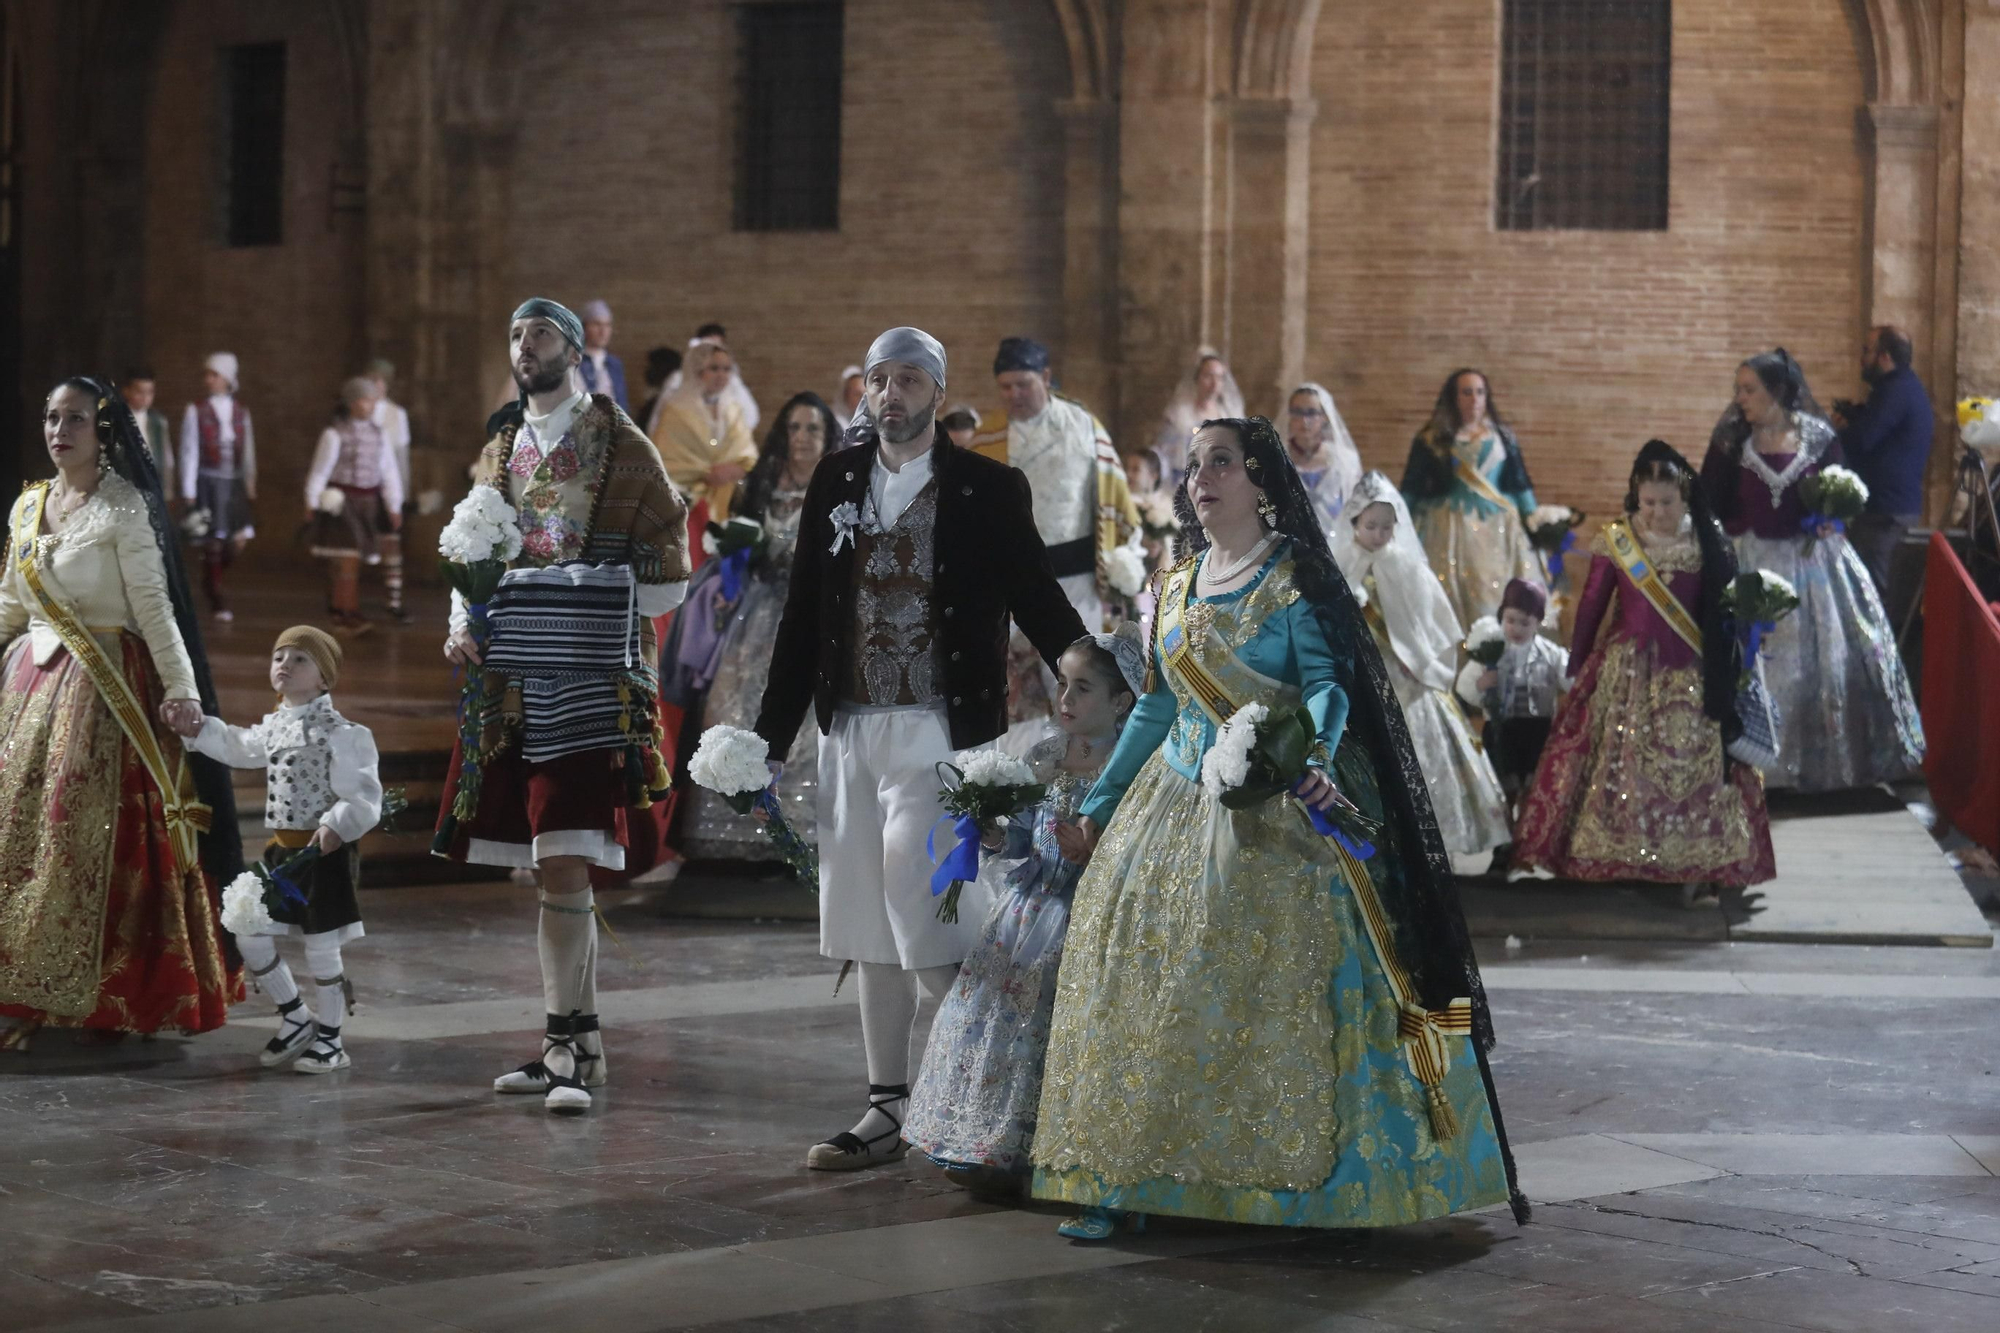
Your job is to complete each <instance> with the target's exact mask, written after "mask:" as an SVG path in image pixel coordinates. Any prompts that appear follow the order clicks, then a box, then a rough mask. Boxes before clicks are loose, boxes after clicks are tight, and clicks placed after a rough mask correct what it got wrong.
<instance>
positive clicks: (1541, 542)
mask: <svg viewBox="0 0 2000 1333" xmlns="http://www.w3.org/2000/svg"><path fill="white" fill-rule="evenodd" d="M1585 517H1586V515H1585V514H1584V512H1583V511H1582V510H1581V509H1571V508H1570V507H1569V506H1568V505H1536V506H1535V509H1534V512H1533V513H1531V514H1529V515H1528V521H1527V523H1526V525H1525V526H1526V527H1527V529H1528V544H1529V545H1530V546H1533V547H1534V548H1535V549H1536V550H1538V551H1540V552H1541V553H1542V555H1543V557H1544V558H1545V559H1546V561H1547V563H1548V567H1549V580H1550V582H1554V581H1555V580H1556V579H1559V578H1561V577H1562V572H1563V557H1565V556H1567V555H1568V554H1569V553H1570V552H1571V551H1574V550H1575V549H1576V530H1577V529H1578V528H1580V527H1582V526H1583V521H1584V518H1585Z"/></svg>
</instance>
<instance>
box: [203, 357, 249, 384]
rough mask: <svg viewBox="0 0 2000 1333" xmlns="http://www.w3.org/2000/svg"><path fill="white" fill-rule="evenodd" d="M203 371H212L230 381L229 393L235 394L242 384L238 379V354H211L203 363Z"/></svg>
mask: <svg viewBox="0 0 2000 1333" xmlns="http://www.w3.org/2000/svg"><path fill="white" fill-rule="evenodd" d="M202 367H203V369H206V370H212V371H214V372H215V373H216V374H218V375H220V376H222V378H223V379H225V380H228V381H229V392H231V393H235V392H236V390H237V387H238V385H239V384H240V383H241V381H239V380H238V379H237V378H236V353H234V352H211V353H209V357H208V360H206V361H204V362H202Z"/></svg>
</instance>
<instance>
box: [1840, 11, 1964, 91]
mask: <svg viewBox="0 0 2000 1333" xmlns="http://www.w3.org/2000/svg"><path fill="white" fill-rule="evenodd" d="M1939 3H1940V0H1849V4H1850V6H1851V7H1852V8H1853V9H1855V10H1858V11H1859V15H1858V17H1859V20H1860V22H1859V24H1858V26H1859V28H1860V30H1861V34H1862V36H1863V37H1864V38H1865V39H1866V40H1865V42H1864V45H1863V49H1862V52H1861V59H1862V67H1863V68H1864V69H1865V70H1866V71H1867V72H1868V100H1869V101H1871V102H1875V103H1884V104H1887V105H1891V106H1909V105H1935V104H1936V103H1937V101H1938V100H1939V97H1940V92H1941V88H1942V82H1943V80H1942V71H1941V69H1940V61H1941V54H1942V53H1941V50H1940V47H1941V44H1942V37H1943V24H1942V21H1941V20H1942V14H1941V12H1940V7H1939Z"/></svg>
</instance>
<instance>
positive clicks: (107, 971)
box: [0, 634, 243, 1032]
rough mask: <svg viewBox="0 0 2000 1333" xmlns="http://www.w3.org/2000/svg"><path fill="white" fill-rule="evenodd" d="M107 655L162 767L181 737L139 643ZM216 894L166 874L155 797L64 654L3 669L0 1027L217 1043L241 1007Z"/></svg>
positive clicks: (184, 873) (196, 869)
mask: <svg viewBox="0 0 2000 1333" xmlns="http://www.w3.org/2000/svg"><path fill="white" fill-rule="evenodd" d="M102 642H104V643H105V645H106V647H107V648H112V649H113V651H114V654H115V656H114V659H113V660H115V661H118V662H119V663H120V666H121V667H122V669H123V671H124V673H125V678H126V680H127V681H129V682H130V683H131V685H132V690H133V693H134V694H136V695H137V696H138V699H139V702H140V703H141V704H142V705H143V706H144V708H145V710H146V715H147V716H148V717H149V718H152V719H154V730H155V732H156V734H157V735H158V736H159V740H160V749H161V752H162V753H163V754H164V755H165V756H166V760H167V764H168V766H169V767H177V766H178V765H179V763H180V761H181V742H180V737H178V736H176V735H174V734H173V732H171V731H170V730H168V729H167V728H166V727H165V726H164V725H161V724H160V723H159V721H158V713H159V707H160V701H161V696H162V694H163V693H164V691H163V689H162V687H161V685H160V678H159V673H158V672H156V671H155V670H154V668H153V661H152V657H151V655H150V653H148V651H147V649H146V645H145V643H144V642H143V641H142V640H140V639H139V638H137V637H136V636H134V635H130V634H124V635H120V636H119V637H118V640H117V643H116V645H115V646H114V645H113V644H112V642H111V640H109V639H105V640H102ZM220 913H221V900H220V893H219V890H218V886H217V885H216V884H215V883H214V882H213V881H212V880H211V879H210V878H209V877H208V875H207V874H206V873H205V872H204V871H203V870H202V868H201V867H200V866H198V865H197V866H191V867H183V866H179V865H177V864H176V862H175V859H174V853H173V845H172V842H171V840H170V839H169V837H168V834H167V823H166V815H165V811H164V809H163V807H162V804H161V800H160V793H159V790H158V789H157V788H156V787H155V786H154V784H153V779H152V777H151V775H150V774H148V773H147V771H146V768H145V765H143V764H142V763H141V762H140V761H139V756H138V754H137V752H136V751H134V750H133V748H132V746H131V745H130V744H129V743H128V742H127V741H126V739H125V736H124V733H123V732H121V731H120V730H119V728H118V723H117V721H116V720H115V719H114V718H113V717H112V716H111V710H110V709H109V708H107V707H106V706H105V704H104V701H103V699H102V698H100V697H99V695H98V692H97V687H96V686H95V685H94V684H92V682H91V680H90V677H89V675H88V673H86V672H85V671H84V670H83V668H82V667H81V666H79V665H78V664H77V662H76V661H75V659H73V658H72V657H71V656H70V655H69V652H68V650H67V649H63V650H58V651H57V653H56V654H55V656H54V657H53V658H51V659H50V661H49V664H48V665H47V666H46V667H38V666H36V665H35V659H34V654H33V653H32V651H31V650H30V645H29V641H28V638H27V636H26V635H23V636H21V637H20V638H17V639H16V640H15V641H14V643H13V645H12V646H11V647H10V648H9V649H8V650H7V652H6V655H5V657H4V659H0V1014H5V1015H9V1016H11V1017H15V1018H27V1019H34V1020H40V1021H45V1022H47V1023H49V1024H50V1025H53V1026H58V1027H87V1028H102V1029H109V1030H113V1031H118V1032H156V1031H159V1030H161V1029H163V1028H178V1029H180V1030H182V1031H187V1032H207V1031H209V1030H211V1029H213V1028H218V1027H221V1026H222V1024H223V1020H224V1018H225V1017H226V1015H227V1014H228V1011H229V1005H230V1004H231V1002H233V1001H235V1000H238V999H240V998H242V994H243V982H242V978H241V976H240V975H239V974H238V973H236V972H233V971H231V970H230V968H229V966H228V964H227V962H226V958H225V954H224V951H223V942H222V927H221V917H220Z"/></svg>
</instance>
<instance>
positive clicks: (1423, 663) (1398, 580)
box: [1328, 472, 1465, 690]
mask: <svg viewBox="0 0 2000 1333" xmlns="http://www.w3.org/2000/svg"><path fill="white" fill-rule="evenodd" d="M1372 504H1386V505H1388V506H1389V507H1390V508H1391V509H1393V510H1395V511H1396V532H1395V535H1394V536H1393V537H1391V538H1390V539H1389V544H1388V545H1387V546H1385V547H1383V548H1382V549H1381V550H1379V551H1369V550H1364V549H1363V548H1362V546H1361V545H1360V543H1358V542H1356V541H1355V540H1354V520H1356V519H1358V518H1360V517H1361V512H1362V511H1363V510H1365V509H1366V508H1368V506H1369V505H1372ZM1328 541H1329V544H1330V545H1331V546H1332V547H1333V559H1334V563H1336V564H1338V565H1339V566H1340V572H1341V573H1342V574H1344V575H1346V577H1347V582H1348V586H1349V587H1351V588H1353V589H1354V595H1355V596H1356V597H1358V598H1360V599H1361V601H1362V603H1363V604H1364V605H1365V604H1366V603H1367V602H1368V600H1369V595H1368V590H1367V588H1366V586H1365V583H1366V580H1368V579H1370V578H1373V579H1374V581H1375V601H1376V606H1377V609H1378V610H1379V611H1380V612H1381V614H1382V622H1383V624H1384V625H1385V626H1387V628H1388V631H1389V647H1390V648H1391V650H1392V651H1393V652H1394V653H1395V655H1396V660H1397V661H1398V662H1400V663H1402V665H1403V668H1404V669H1405V670H1407V671H1408V672H1409V673H1410V674H1411V675H1412V676H1415V677H1416V678H1417V679H1418V680H1420V681H1422V682H1423V683H1424V684H1425V685H1428V686H1429V687H1431V688H1432V689H1435V690H1448V689H1450V688H1451V685H1452V676H1453V673H1454V672H1455V671H1456V669H1457V665H1458V645H1459V642H1460V640H1462V639H1463V638H1464V637H1465V634H1464V631H1463V630H1462V629H1461V628H1460V626H1459V623H1458V616H1457V614H1456V613H1455V612H1453V611H1452V609H1451V599H1450V598H1448V597H1446V596H1445V591H1444V585H1443V584H1441V583H1439V582H1438V578H1437V575H1436V574H1435V573H1433V572H1432V571H1431V564H1430V561H1429V560H1427V559H1425V558H1424V544H1423V541H1422V540H1421V539H1420V538H1418V536H1417V530H1416V528H1415V527H1414V526H1413V525H1412V524H1411V522H1410V507H1409V506H1408V505H1406V504H1404V503H1403V496H1402V494H1401V492H1399V491H1397V489H1396V488H1395V486H1393V485H1392V484H1390V481H1389V479H1388V478H1387V477H1386V476H1384V475H1382V474H1381V473H1380V472H1370V473H1368V474H1367V475H1366V476H1364V477H1362V478H1361V480H1360V481H1358V482H1356V483H1355V485H1354V490H1353V491H1352V493H1350V494H1349V495H1348V497H1347V504H1346V505H1345V506H1344V507H1343V508H1342V509H1341V511H1340V519H1339V521H1338V522H1336V523H1335V524H1334V525H1333V532H1332V533H1331V534H1330V535H1329V537H1328Z"/></svg>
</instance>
